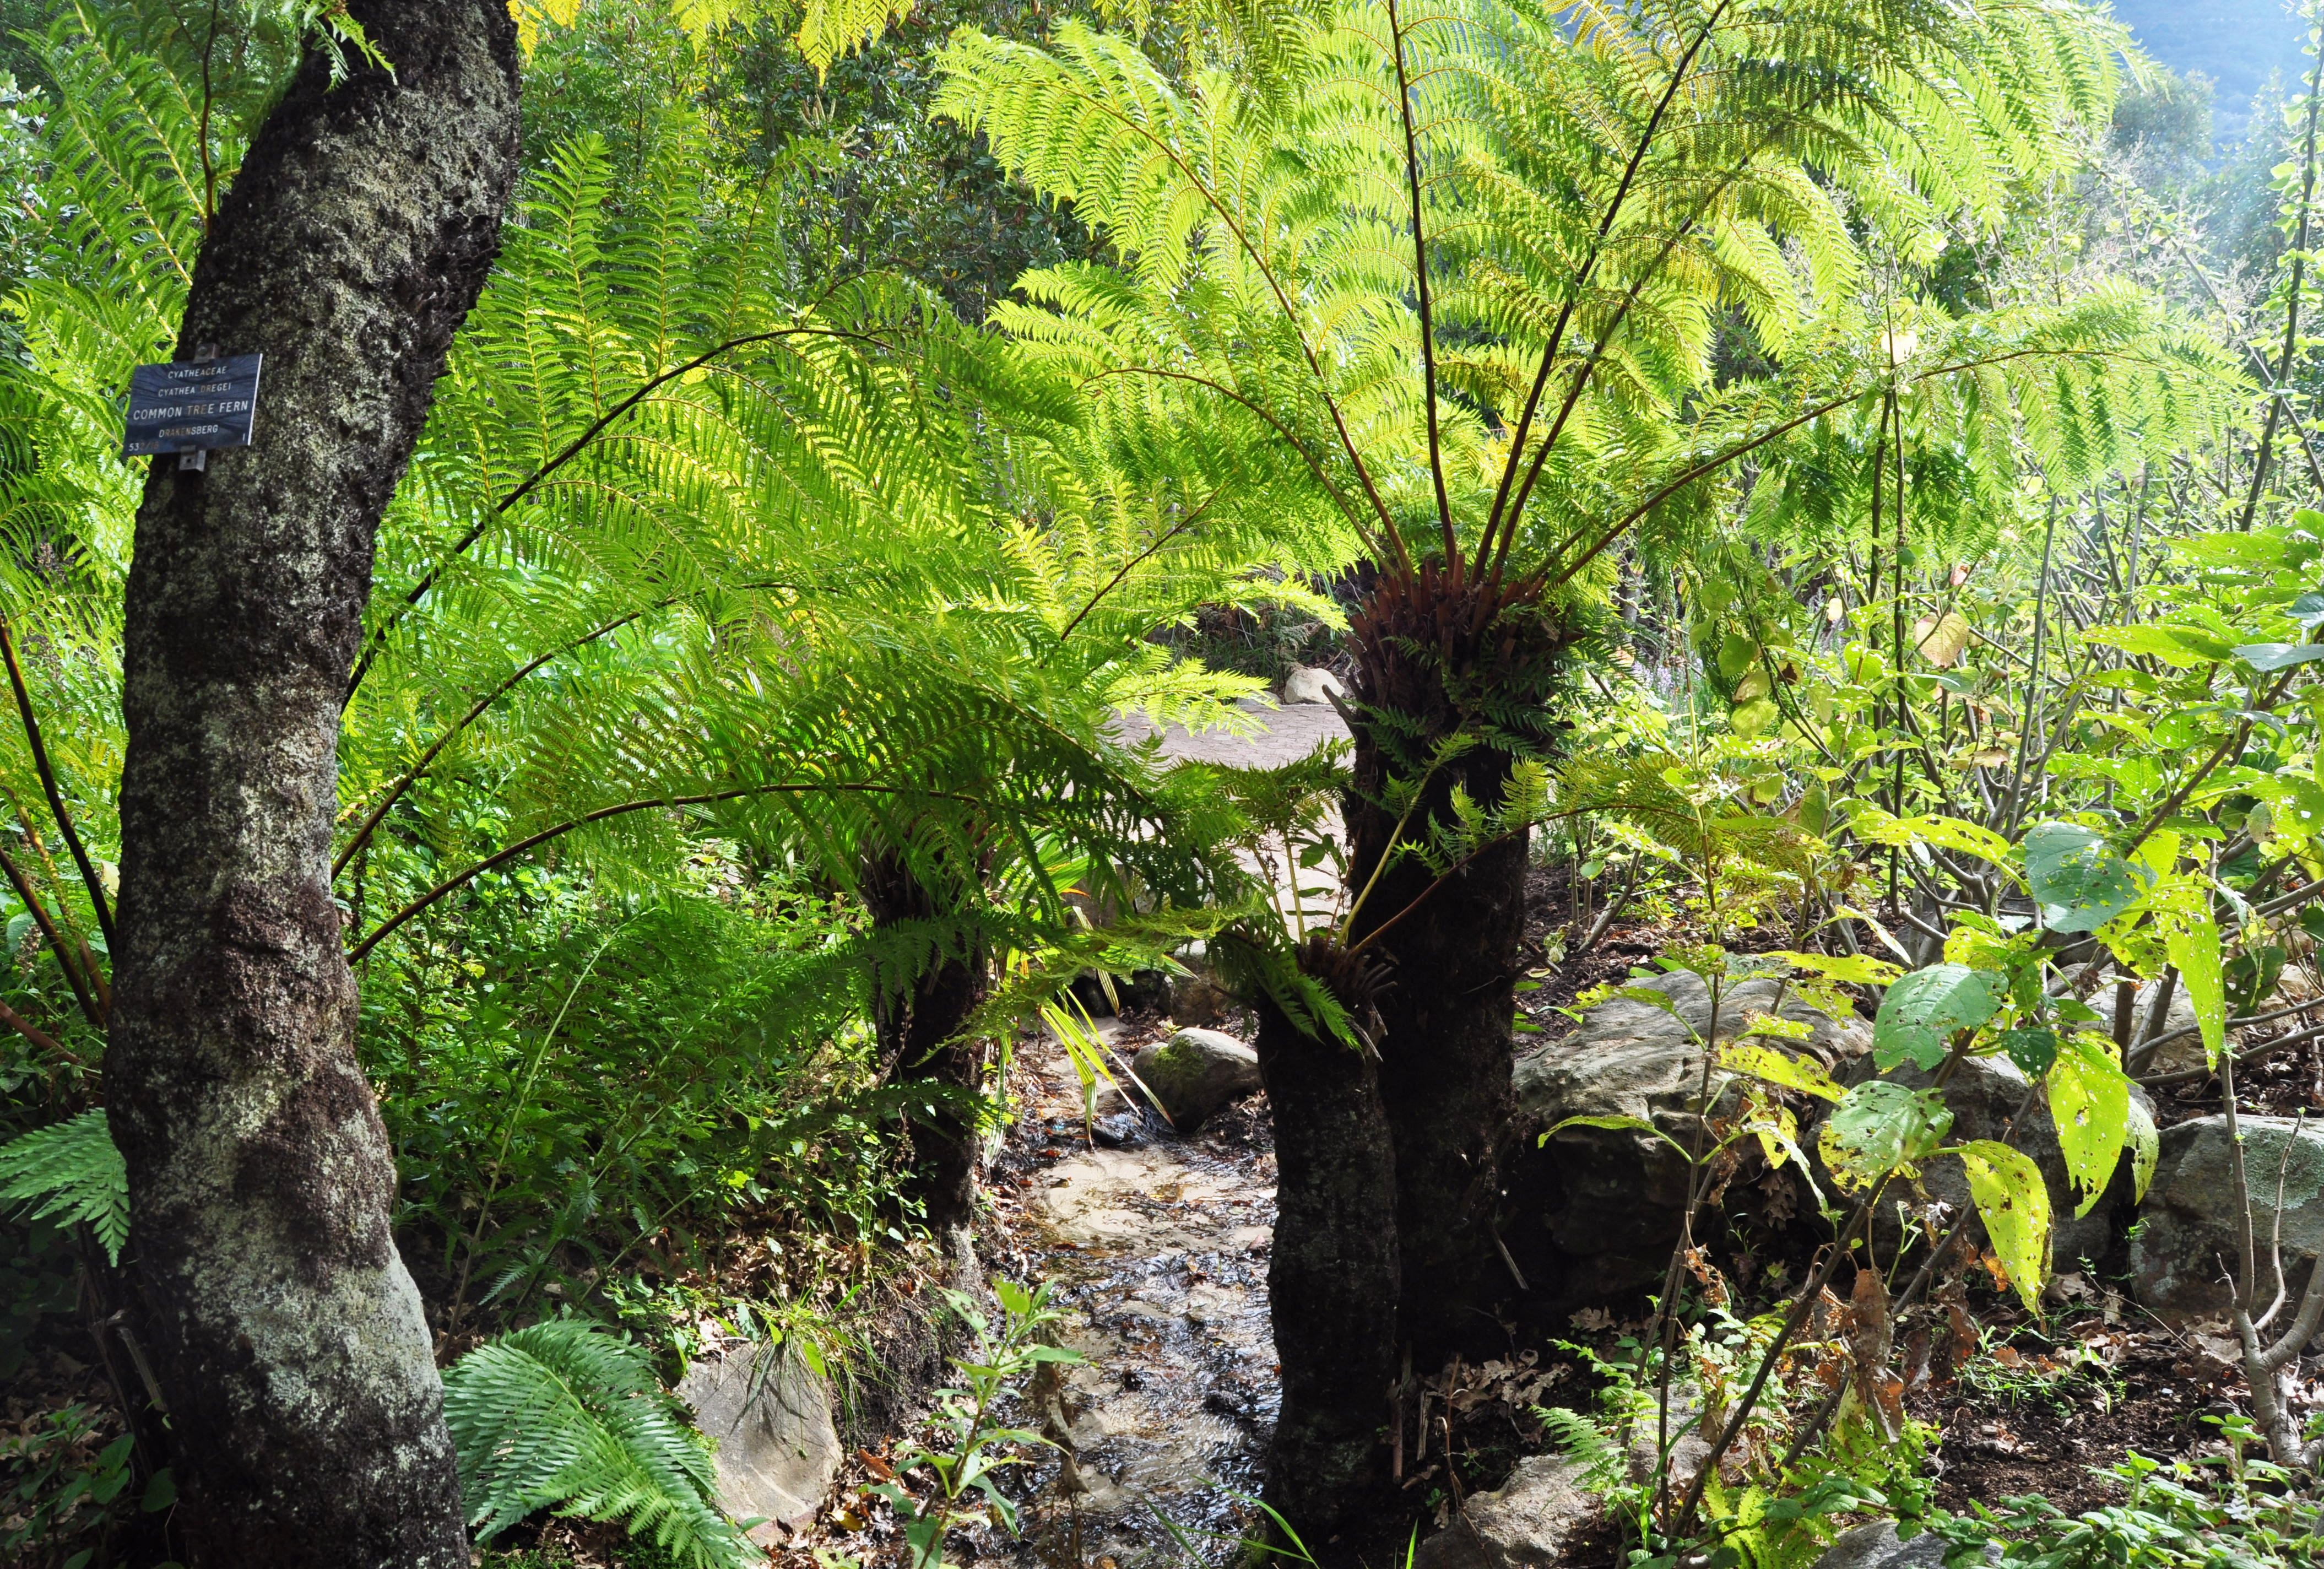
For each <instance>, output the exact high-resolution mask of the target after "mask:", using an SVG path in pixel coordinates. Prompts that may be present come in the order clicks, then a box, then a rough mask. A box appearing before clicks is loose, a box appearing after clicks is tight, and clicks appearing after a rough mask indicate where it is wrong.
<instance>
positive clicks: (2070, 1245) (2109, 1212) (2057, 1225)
mask: <svg viewBox="0 0 2324 1569" xmlns="http://www.w3.org/2000/svg"><path fill="white" fill-rule="evenodd" d="M1840 1076H1841V1082H1842V1083H1845V1084H1858V1083H1861V1082H1862V1081H1864V1080H1866V1079H1868V1078H1872V1077H1874V1076H1875V1070H1874V1067H1873V1065H1872V1060H1871V1059H1870V1058H1869V1057H1867V1058H1865V1059H1864V1060H1863V1061H1861V1062H1859V1063H1858V1064H1856V1065H1855V1066H1853V1067H1851V1068H1850V1069H1849V1071H1847V1072H1846V1073H1844V1074H1842V1075H1840ZM1885 1076H1886V1077H1888V1078H1890V1079H1893V1080H1895V1082H1896V1083H1898V1084H1904V1085H1906V1086H1908V1087H1910V1088H1912V1089H1916V1090H1924V1089H1927V1088H1928V1087H1929V1086H1930V1085H1932V1084H1934V1083H1936V1075H1934V1074H1932V1073H1930V1072H1928V1071H1926V1070H1924V1069H1922V1068H1918V1067H1915V1066H1912V1065H1911V1064H1909V1063H1908V1064H1906V1065H1904V1066H1902V1067H1899V1068H1895V1069H1894V1070H1892V1071H1891V1072H1889V1073H1888V1074H1887V1075H1885ZM2029 1087H2030V1085H2029V1084H2028V1083H2027V1080H2026V1077H2025V1075H2024V1071H2023V1070H2021V1069H2020V1068H2019V1067H2018V1066H2017V1065H2016V1064H2015V1063H2014V1062H2011V1061H2010V1060H2009V1059H2008V1058H2007V1057H1964V1058H1963V1059H1962V1060H1961V1064H1960V1067H1959V1068H1957V1069H1955V1070H1954V1073H1953V1076H1952V1080H1951V1082H1950V1084H1946V1086H1945V1092H1944V1094H1945V1106H1946V1108H1947V1109H1948V1110H1949V1111H1950V1112H1952V1114H1953V1125H1952V1131H1950V1133H1948V1134H1947V1135H1946V1142H1947V1143H1950V1144H1965V1143H1967V1142H1969V1140H1973V1139H2000V1138H2002V1137H2003V1136H2004V1135H2005V1134H2006V1135H2008V1136H2009V1141H2010V1142H2011V1143H2012V1144H2013V1145H2014V1146H2015V1148H2017V1149H2023V1150H2024V1151H2025V1153H2026V1154H2028V1155H2030V1156H2032V1157H2033V1163H2034V1164H2035V1165H2036V1166H2039V1167H2040V1168H2042V1180H2043V1185H2044V1186H2047V1187H2048V1188H2049V1190H2050V1217H2051V1235H2050V1256H2051V1257H2052V1259H2053V1260H2056V1262H2057V1267H2058V1268H2059V1269H2072V1268H2073V1265H2074V1261H2075V1260H2078V1259H2089V1260H2092V1261H2096V1260H2100V1259H2103V1258H2105V1257H2106V1255H2107V1252H2108V1251H2110V1250H2111V1249H2112V1247H2113V1245H2114V1236H2115V1230H2116V1224H2117V1223H2118V1222H2119V1221H2121V1220H2124V1219H2125V1218H2126V1217H2122V1216H2118V1215H2117V1214H2116V1202H2115V1201H2116V1190H2115V1189H2113V1188H2111V1187H2110V1188H2109V1189H2108V1191H2107V1193H2105V1194H2103V1195H2100V1196H2099V1199H2098V1203H2097V1204H2095V1205H2093V1206H2092V1207H2091V1209H2090V1213H2089V1214H2087V1215H2080V1216H2077V1215H2076V1214H2074V1211H2075V1210H2076V1209H2077V1208H2079V1207H2080V1204H2081V1202H2082V1198H2083V1195H2081V1194H2080V1193H2079V1192H2077V1191H2076V1190H2075V1188H2074V1186H2073V1184H2072V1183H2071V1182H2070V1180H2069V1179H2068V1177H2067V1176H2066V1157H2065V1155H2064V1153H2063V1152H2062V1151H2061V1150H2060V1149H2059V1148H2058V1125H2057V1123H2056V1122H2054V1121H2052V1120H2051V1117H2050V1103H2049V1099H2048V1097H2047V1096H2044V1095H2040V1094H2036V1095H2034V1096H2033V1102H2032V1104H2031V1105H2030V1106H2027V1110H2026V1113H2025V1118H2024V1121H2021V1122H2019V1123H2017V1125H2016V1127H2015V1131H2014V1132H2013V1131H2012V1130H2011V1127H2010V1120H2011V1119H2012V1118H2013V1117H2015V1115H2016V1114H2017V1109H2018V1108H2019V1107H2020V1106H2026V1104H2027V1103H2026V1091H2027V1090H2028V1088H2029ZM2131 1094H2132V1095H2133V1096H2135V1098H2136V1099H2137V1100H2138V1102H2139V1103H2141V1104H2142V1105H2144V1107H2145V1108H2146V1111H2147V1114H2148V1115H2149V1116H2152V1115H2153V1112H2154V1102H2153V1099H2152V1098H2151V1097H2150V1096H2149V1095H2148V1094H2147V1093H2146V1092H2145V1091H2144V1090H2143V1089H2140V1088H2137V1087H2136V1086H2135V1085H2134V1086H2133V1087H2132V1089H2131ZM1810 1148H1811V1149H1813V1145H1812V1142H1811V1144H1810ZM1812 1158H1814V1159H1815V1160H1816V1162H1817V1166H1818V1173H1817V1180H1818V1181H1819V1182H1820V1183H1822V1184H1823V1185H1824V1193H1825V1196H1826V1197H1831V1195H1832V1189H1831V1183H1830V1179H1829V1178H1828V1177H1826V1176H1825V1175H1824V1174H1823V1172H1822V1170H1821V1166H1822V1161H1821V1157H1820V1156H1812ZM2124 1158H2125V1159H2127V1158H2128V1156H2127V1154H2126V1155H2125V1157H2124ZM1920 1188H1921V1192H1922V1193H1923V1194H1924V1195H1927V1196H1928V1197H1929V1198H1932V1199H1935V1200H1938V1201H1939V1202H1941V1203H1942V1204H1946V1205H1948V1206H1950V1208H1951V1209H1952V1210H1953V1211H1954V1212H1955V1213H1959V1211H1960V1209H1961V1208H1962V1207H1963V1206H1965V1205H1967V1204H1969V1177H1968V1175H1967V1174H1966V1173H1965V1172H1964V1171H1963V1169H1962V1168H1961V1163H1960V1161H1958V1160H1955V1159H1951V1158H1940V1159H1935V1160H1928V1161H1923V1162H1922V1164H1921V1180H1920ZM1891 1191H1894V1185H1893V1184H1892V1185H1891ZM1898 1202H1900V1203H1904V1202H1909V1198H1908V1196H1900V1198H1899V1201H1898ZM1882 1208H1883V1212H1884V1213H1882V1214H1879V1215H1878V1216H1877V1217H1876V1220H1875V1225H1876V1227H1877V1231H1876V1233H1875V1234H1876V1239H1877V1241H1878V1243H1879V1246H1880V1247H1881V1248H1882V1249H1883V1250H1884V1251H1885V1250H1886V1249H1887V1248H1890V1247H1892V1246H1894V1245H1895V1241H1896V1240H1897V1238H1898V1236H1899V1235H1900V1232H1901V1227H1902V1224H1903V1221H1902V1218H1901V1216H1900V1215H1899V1214H1898V1213H1897V1210H1896V1207H1895V1204H1884V1205H1883V1206H1882ZM1971 1229H1972V1234H1973V1235H1974V1236H1976V1237H1977V1238H1978V1239H1982V1238H1983V1237H1984V1235H1985V1232H1984V1230H1983V1229H1982V1228H1981V1227H1978V1226H1977V1225H1976V1224H1975V1223H1971Z"/></svg>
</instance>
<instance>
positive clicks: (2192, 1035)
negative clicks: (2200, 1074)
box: [2090, 980, 2203, 1075]
mask: <svg viewBox="0 0 2324 1569" xmlns="http://www.w3.org/2000/svg"><path fill="white" fill-rule="evenodd" d="M2162 991H2163V983H2162V982H2161V981H2159V980H2156V981H2149V982H2147V983H2144V985H2142V986H2140V987H2139V989H2138V990H2137V992H2135V993H2133V995H2132V999H2131V1004H2130V1038H2131V1039H2132V1040H2133V1041H2134V1042H2138V1041H2144V1040H2145V1039H2146V1038H2147V1037H2148V1036H2149V1035H2157V1036H2159V1037H2160V1039H2158V1040H2156V1041H2155V1042H2153V1044H2150V1045H2147V1046H2144V1047H2143V1048H2141V1055H2140V1056H2139V1057H2138V1058H2137V1060H2136V1062H2135V1064H2134V1071H2135V1072H2136V1073H2139V1074H2142V1075H2144V1074H2175V1073H2181V1072H2184V1071H2185V1070H2187V1069H2189V1068H2198V1067H2201V1066H2203V1037H2202V1035H2201V1033H2200V1032H2199V1030H2197V1029H2196V1027H2195V1004H2194V1003H2193V1002H2192V1001H2189V1000H2188V996H2187V988H2186V987H2184V986H2173V987H2172V988H2171V1006H2170V1008H2169V1009H2168V1010H2167V1011H2165V1012H2164V1013H2163V1024H2162V1028H2161V1029H2159V1030H2158V1029H2155V1028H2154V1005H2155V1004H2156V1003H2157V1002H2158V1001H2161V1000H2162V999H2161V995H2160V994H2161V992H2162ZM2090 1005H2091V1006H2092V1007H2094V1008H2096V1009H2097V1010H2098V1011H2099V1012H2100V1013H2101V1014H2103V1015H2105V1016H2106V1023H2105V1026H2104V1028H2106V1029H2108V1030H2111V1029H2112V1028H2113V1025H2114V988H2113V987H2112V986H2111V985H2107V984H2101V985H2100V986H2099V987H2098V993H2097V995H2096V996H2094V997H2092V998H2091V999H2090ZM2182 1031H2184V1032H2185V1033H2183V1034H2182V1033H2181V1032H2182ZM2174 1037H2175V1038H2174Z"/></svg>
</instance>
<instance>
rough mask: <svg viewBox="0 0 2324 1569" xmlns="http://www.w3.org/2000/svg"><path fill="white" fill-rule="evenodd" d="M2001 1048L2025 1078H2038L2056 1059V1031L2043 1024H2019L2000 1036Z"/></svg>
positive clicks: (2047, 1070)
mask: <svg viewBox="0 0 2324 1569" xmlns="http://www.w3.org/2000/svg"><path fill="white" fill-rule="evenodd" d="M2001 1049H2002V1050H2004V1051H2006V1052H2007V1053H2008V1054H2009V1060H2010V1061H2012V1062H2014V1063H2015V1064H2016V1065H2017V1066H2018V1067H2019V1068H2020V1069H2022V1070H2024V1075H2025V1076H2026V1077H2027V1078H2029V1079H2038V1078H2040V1077H2041V1076H2042V1075H2043V1074H2045V1073H2048V1072H2049V1071H2050V1065H2051V1064H2052V1063H2053V1062H2056V1061H2057V1060H2058V1032H2057V1031H2056V1030H2054V1029H2050V1028H2048V1027H2047V1026H2045V1025H2040V1024H2025V1025H2020V1026H2019V1027H2018V1028H2016V1029H2013V1030H2010V1031H2009V1032H2008V1033H2007V1034H2006V1035H2004V1036H2003V1037H2002V1038H2001Z"/></svg>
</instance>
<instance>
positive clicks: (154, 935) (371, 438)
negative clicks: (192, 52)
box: [106, 0, 517, 1569]
mask: <svg viewBox="0 0 2324 1569" xmlns="http://www.w3.org/2000/svg"><path fill="white" fill-rule="evenodd" d="M354 11H355V15H356V16H357V18H358V19H359V20H360V21H361V22H362V23H364V26H365V27H366V28H367V29H368V30H369V33H370V36H371V39H372V40H373V42H374V43H375V44H376V45H377V46H378V48H379V49H380V51H382V52H383V54H384V55H385V57H386V58H387V59H388V60H390V61H392V64H393V71H392V74H391V73H390V72H388V71H384V70H381V69H356V70H355V72H354V73H353V75H352V77H351V78H349V79H348V80H347V81H346V82H345V83H344V84H343V85H341V86H340V87H338V88H336V89H332V88H328V87H327V72H326V70H325V69H324V63H323V61H322V60H319V59H318V58H316V57H315V56H313V55H311V54H310V55H309V58H308V59H307V60H306V61H305V63H304V64H303V65H302V66H301V67H300V71H299V74H298V76H297V78H296V79H295V80H294V82H293V83H292V86H291V89H290V91H289V93H288V94H287V95H286V96H285V97H284V98H283V100H282V102H281V105H280V106H278V107H277V108H276V109H275V110H274V111H273V113H272V115H270V116H269V117H268V119H267V121H266V124H265V125H264V126H263V128H262V130H261V131H260V133H259V135H258V137H257V140H256V142H255V143H254V145H253V147H252V148H251V151H250V154H249V157H248V159H247V161H246V162H244V164H243V166H242V172H241V175H240V177H239V179H238V180H236V182H235V186H234V189H233V190H232V191H231V193H230V194H229V195H228V196H227V198H226V200H225V202H224V203H223V205H222V207H221V208H220V210H219V212H218V213H217V217H216V219H215V221H214V223H213V225H212V227H211V229H210V232H209V235H208V240H207V242H206V243H205V244H204V245H203V248H202V252H201V256H200V260H199V262H198V265H197V267H196V271H195V275H194V281H193V290H192V295H191V298H190V300H189V304H188V307H187V311H186V318H185V323H184V328H183V330H182V333H181V335H180V343H179V352H180V355H191V354H192V352H193V350H194V347H195V346H196V345H198V344H215V345H217V346H218V347H219V349H220V350H222V351H223V352H226V353H228V354H246V353H252V352H258V353H263V354H264V355H265V356H266V366H265V381H264V389H263V402H262V404H261V407H260V409H259V411H258V417H257V428H256V436H257V439H256V443H255V445H254V446H253V447H251V448H249V449H247V450H242V451H229V452H222V453H217V454H213V455H212V457H211V458H210V462H209V466H208V472H206V473H189V472H180V470H179V469H178V468H177V466H176V464H175V462H174V460H172V459H171V458H167V457H163V458H159V459H156V460H154V463H153V467H152V473H151V474H150V475H149V476H148V478H147V482H146V488H145V494H144V500H143V505H142V507H141V508H140V511H139V513H138V519H137V531H136V540H135V555H134V561H133V564H132V567H131V569H130V574H129V581H128V588H127V595H126V632H125V644H124V660H125V671H124V678H125V689H124V710H125V714H126V718H127V721H128V736H129V739H128V751H127V757H126V761H125V765H124V775H123V780H122V789H121V828H122V868H121V908H120V922H119V942H118V952H117V953H116V955H115V958H116V961H117V964H118V972H117V979H116V992H115V1007H114V1014H113V1033H112V1045H111V1048H110V1049H109V1050H108V1052H107V1054H106V1092H107V1101H108V1105H109V1111H110V1117H111V1123H112V1128H113V1133H114V1137H115V1140H116V1141H117V1142H118V1143H119V1144H120V1146H121V1149H122V1151H123V1153H124V1156H125V1157H126V1158H127V1160H128V1168H129V1192H130V1208H131V1217H132V1218H131V1245H132V1249H133V1254H134V1281H135V1284H136V1287H137V1288H138V1293H139V1296H140V1298H141V1300H142V1304H143V1317H144V1320H145V1328H146V1330H147V1332H148V1335H149V1337H150V1341H151V1343H152V1348H153V1350H154V1352H155V1353H156V1354H155V1356H154V1363H155V1371H156V1373H157V1374H158V1376H159V1379H160V1382H161V1389H162V1391H163V1393H164V1395H165V1396H166V1398H167V1399H168V1402H169V1408H170V1423H171V1432H172V1435H173V1436H174V1439H175V1443H176V1454H175V1460H174V1464H175V1468H176V1477H177V1480H178V1484H179V1494H180V1500H182V1501H181V1503H180V1509H179V1511H178V1515H177V1518H176V1525H177V1527H179V1528H180V1530H182V1531H183V1533H184V1536H185V1537H186V1539H187V1540H188V1541H189V1544H190V1546H191V1548H192V1554H191V1555H192V1556H193V1558H194V1559H195V1560H196V1562H197V1563H198V1564H204V1565H233V1566H234V1569H265V1566H272V1565H290V1564H299V1565H308V1564H312V1565H318V1566H319V1565H325V1564H328V1565H330V1566H332V1569H363V1566H367V1565H380V1566H382V1569H386V1566H388V1565H393V1566H395V1569H413V1566H423V1569H432V1566H435V1565H442V1566H444V1569H454V1566H456V1565H465V1564H466V1563H467V1562H468V1554H467V1546H466V1530H465V1528H464V1525H463V1521H462V1518H461V1507H460V1491H459V1482H458V1472H457V1467H456V1465H455V1463H454V1458H453V1453H452V1445H451V1441H450V1439H449V1437H448V1435H447V1433H446V1431H445V1426H444V1419H443V1413H442V1397H441V1390H440V1387H439V1385H438V1380H437V1376H436V1365H435V1361H434V1357H433V1355H432V1352H431V1346H430V1343H429V1331H428V1325H427V1324H426V1321H425V1318H424V1316H423V1313H422V1309H421V1305H420V1296H419V1293H418V1291H417V1290H416V1289H415V1288H414V1287H413V1285H412V1282H411V1278H410V1275H409V1274H408V1273H407V1272H406V1271H405V1269H404V1266H403V1261H402V1260H401V1257H400V1256H399V1255H398V1253H397V1251H396V1249H395V1243H394V1241H393V1238H392V1235H391V1234H390V1231H389V1211H390V1205H391V1203H392V1198H393V1195H394V1188H395V1167H394V1161H393V1155H392V1150H391V1149H389V1146H388V1141H387V1138H386V1134H385V1131H384V1130H383V1127H382V1126H381V1123H380V1120H379V1115H378V1112H377V1110H376V1108H375V1106H374V1101H373V1097H372V1093H371V1086H370V1084H369V1083H368V1082H367V1081H366V1080H365V1078H364V1074H363V1070H362V1069H361V1067H360V1066H358V1065H357V1062H356V1059H355V1012H356V1008H355V981H354V977H353V975H352V974H351V973H350V972H349V970H348V968H347V964H346V960H345V958H344V957H343V956H342V952H341V947H342V934H341V922H340V916H339V912H338V909H337V906H336V905H335V904H334V903H333V900H332V895H331V885H330V874H329V867H330V849H331V821H332V815H333V810H334V808H335V806H336V804H337V740H338V729H339V711H340V706H341V704H342V702H343V701H344V699H345V697H346V687H347V678H348V671H349V669H350V667H351V665H352V663H353V660H354V658H355V651H356V647H357V643H358V641H359V640H360V637H361V633H362V629H363V614H364V604H365V600H366V598H367V596H368V594H369V591H370V587H371V577H372V565H373V550H374V538H375V534H376V531H377V528H378V523H379V519H380V514H381V512H382V510H383V508H384V507H385V506H386V504H387V502H388V498H389V496H390V495H391V494H392V492H393V491H394V489H395V486H396V485H397V483H398V482H399V481H400V480H401V477H402V475H403V470H404V466H405V465H406V463H407V462H408V461H409V459H410V453H411V449H412V447H413V445H414V443H415V442H416V441H417V439H418V438H419V434H420V425H421V423H422V421H423V420H425V418H426V416H427V412H428V407H429V400H430V398H431V396H432V392H433V388H434V384H435V382H436V379H437V377H438V374H440V373H441V371H442V368H443V364H444V356H445V353H446V350H447V348H448V347H449V346H450V343H451V340H452V337H453V334H454V333H455V332H456V331H457V329H458V328H459V326H460V323H461V321H462V319H463V318H465V316H466V313H467V310H468V309H469V307H470V306H471V305H472V304H474V303H475V298H476V294H477V292H478V291H479V290H480V289H481V288H482V287H483V284H484V278H485V274H486V272H487V271H488V270H489V268H490V266H491V263H492V259H493V254H494V253H495V250H496V248H497V245H498V235H499V226H500V221H501V215H502V211H503V208H504V207H505V205H506V203H507V199H508V195H509V191H510V188H511V185H512V180H513V179H514V176H515V172H516V164H517V59H516V38H515V29H514V26H513V24H512V22H511V20H510V17H509V13H508V10H507V8H506V7H505V6H504V5H502V4H501V0H399V3H397V4H392V5H390V4H385V3H383V0H368V3H367V0H356V4H355V6H354Z"/></svg>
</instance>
